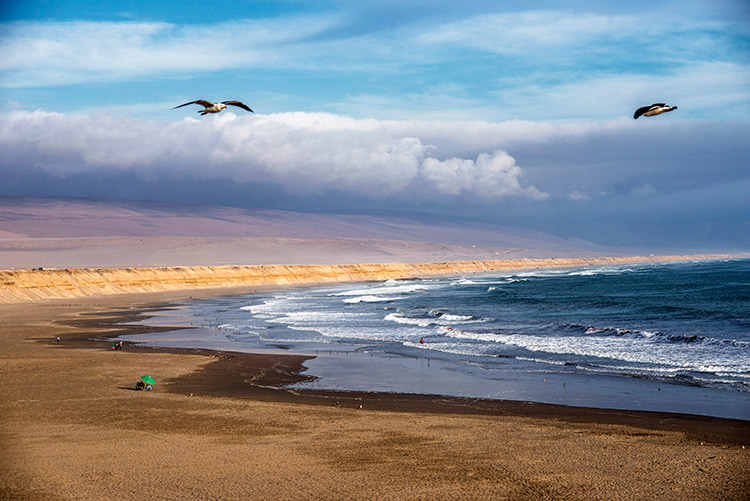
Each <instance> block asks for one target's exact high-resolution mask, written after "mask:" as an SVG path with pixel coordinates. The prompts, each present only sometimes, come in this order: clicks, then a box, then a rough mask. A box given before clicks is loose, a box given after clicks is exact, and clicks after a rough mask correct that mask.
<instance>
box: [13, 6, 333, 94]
mask: <svg viewBox="0 0 750 501" xmlns="http://www.w3.org/2000/svg"><path fill="white" fill-rule="evenodd" d="M328 24H329V21H327V20H325V19H324V18H322V17H309V18H304V19H303V18H287V19H284V20H265V21H264V22H262V23H259V22H257V21H253V20H245V21H231V22H224V23H217V24H213V25H174V24H169V23H153V22H151V23H146V22H130V21H128V22H92V21H70V22H36V23H31V22H16V23H10V24H5V25H0V33H3V35H2V36H1V37H0V53H2V54H3V55H4V56H3V58H2V59H0V71H1V72H3V73H5V75H3V76H2V77H1V78H0V85H3V86H6V87H37V86H48V85H68V84H74V83H83V82H91V81H105V82H110V81H132V80H137V79H140V78H143V77H145V76H164V75H181V74H191V73H209V72H212V71H217V70H225V69H228V68H241V67H245V68H250V67H256V66H258V65H276V66H282V67H283V66H286V65H288V64H290V63H289V60H290V59H294V52H295V51H294V47H293V45H292V44H289V45H288V46H287V48H286V50H284V51H280V50H278V45H279V44H284V43H288V42H290V41H293V40H295V39H297V38H298V37H303V36H305V35H311V34H313V33H315V32H317V31H319V30H320V29H323V28H325V27H326V26H327V25H328ZM297 50H299V48H297Z"/></svg>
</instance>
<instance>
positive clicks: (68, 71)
mask: <svg viewBox="0 0 750 501" xmlns="http://www.w3.org/2000/svg"><path fill="white" fill-rule="evenodd" d="M175 5H176V4H174V3H173V2H160V1H154V2H148V3H145V2H127V1H119V2H75V1H69V2H66V1H57V2H33V1H29V2H26V1H17V2H13V1H11V2H10V3H7V2H6V3H5V4H4V6H3V7H0V15H1V16H2V25H1V26H0V53H2V54H3V57H2V58H0V145H1V146H2V149H3V151H4V155H3V158H2V159H0V173H1V174H2V175H3V179H4V181H3V182H0V194H7V195H24V194H27V195H34V194H38V195H64V196H92V197H104V198H131V199H148V200H159V201H170V202H180V203H196V202H197V203H219V204H230V205H244V206H265V207H274V208H285V209H293V210H307V211H316V210H337V211H345V212H346V211H358V210H370V211H386V210H388V211H391V210H408V211H417V212H422V213H432V214H445V215H456V216H461V217H469V218H474V219H483V220H492V221H496V222H501V223H504V224H510V225H515V226H524V227H528V228H532V229H538V230H543V231H550V232H554V233H557V234H560V235H563V236H578V237H582V238H588V239H592V240H596V241H599V242H602V243H610V244H618V245H619V244H620V243H628V244H634V245H644V246H648V245H651V246H670V245H672V246H680V245H682V246H692V247H695V248H698V247H701V246H703V247H711V246H712V245H714V244H712V243H711V242H714V243H715V245H716V246H720V247H726V248H730V247H732V248H740V249H742V248H745V249H746V248H747V246H748V245H749V244H750V237H748V236H747V235H750V202H748V201H747V199H748V198H750V197H748V196H747V193H750V174H749V171H750V169H748V167H747V166H748V165H750V154H749V152H750V146H748V144H750V133H749V129H750V128H749V127H748V124H749V123H750V71H749V69H750V66H749V64H750V61H749V60H748V59H749V58H748V54H750V50H749V49H750V6H749V5H748V3H747V2H744V1H741V0H736V1H730V0H725V1H681V2H676V1H674V2H672V1H669V2H665V1H649V2H642V1H633V2H591V1H581V2H566V3H565V4H561V3H560V2H544V1H537V2H534V1H531V2H529V1H525V2H520V1H519V2H512V1H511V2H508V1H506V2H490V1H462V2H440V1H414V2H404V1H393V2H391V1H381V2H377V3H375V2H364V1H363V2H359V1H340V2H338V1H331V2H304V1H286V2H280V1H256V2H251V1H247V2H213V3H206V2H181V3H180V4H179V8H176V7H175ZM561 5H564V6H563V7H561ZM194 99H209V100H216V101H219V100H227V99H239V100H241V101H243V102H245V103H247V104H248V105H250V106H251V107H252V108H253V109H254V110H255V111H256V113H255V114H249V113H246V112H244V111H243V110H241V109H239V108H234V109H231V110H227V111H224V112H223V113H222V114H221V115H217V116H211V115H209V116H206V117H203V118H200V117H199V116H198V115H197V113H196V111H197V110H198V107H197V106H189V107H184V108H180V109H178V110H173V109H171V108H172V107H174V106H176V105H178V104H182V103H184V102H186V101H192V100H194ZM659 101H666V102H668V103H670V104H675V105H678V106H679V109H678V110H677V111H675V112H672V113H670V114H666V115H662V116H659V117H654V118H641V119H639V120H633V119H632V114H633V111H634V110H635V108H637V107H640V106H643V105H647V104H651V103H653V102H659Z"/></svg>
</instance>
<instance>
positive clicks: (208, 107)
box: [172, 99, 253, 116]
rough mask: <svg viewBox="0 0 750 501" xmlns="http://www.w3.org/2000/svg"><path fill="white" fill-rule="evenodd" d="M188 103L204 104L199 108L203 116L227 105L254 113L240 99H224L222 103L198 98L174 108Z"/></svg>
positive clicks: (216, 111) (218, 110)
mask: <svg viewBox="0 0 750 501" xmlns="http://www.w3.org/2000/svg"><path fill="white" fill-rule="evenodd" d="M188 104H200V105H201V106H203V108H204V109H202V110H198V113H200V114H201V116H203V115H205V114H206V113H218V112H220V111H221V110H223V109H224V108H226V107H227V105H231V106H238V107H240V108H242V109H243V110H247V111H249V112H250V113H253V110H251V109H250V107H249V106H248V105H246V104H245V103H241V102H239V101H222V102H220V103H212V102H211V101H206V100H204V99H198V100H197V101H190V102H189V103H185V104H181V105H179V106H175V107H174V108H172V109H173V110H176V109H177V108H182V107H183V106H187V105H188Z"/></svg>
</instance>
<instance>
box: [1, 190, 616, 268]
mask: <svg viewBox="0 0 750 501" xmlns="http://www.w3.org/2000/svg"><path fill="white" fill-rule="evenodd" d="M620 253H621V250H620V249H617V250H614V249H609V248H606V247H602V246H598V245H595V244H592V243H590V242H585V241H582V240H576V239H563V238H559V237H555V236H552V235H547V234H544V233H539V232H534V231H526V230H520V229H517V228H509V227H506V226H501V225H493V224H486V223H477V222H473V221H467V220H459V219H450V220H444V219H440V218H437V217H425V216H418V217H417V216H393V217H386V216H373V215H344V214H308V213H296V212H288V211H274V210H265V209H239V208H231V207H203V206H183V205H170V204H152V203H146V202H123V201H105V200H88V199H63V198H36V197H0V269H13V268H15V269H21V268H38V267H44V268H52V267H54V268H65V267H69V268H70V267H75V268H91V267H100V268H102V267H149V266H220V265H251V264H266V265H267V264H341V263H349V264H352V263H396V262H407V263H408V262H431V261H464V260H466V261H472V260H484V259H509V258H548V257H594V256H604V255H615V254H620Z"/></svg>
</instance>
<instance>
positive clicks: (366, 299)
mask: <svg viewBox="0 0 750 501" xmlns="http://www.w3.org/2000/svg"><path fill="white" fill-rule="evenodd" d="M401 297H402V296H373V295H369V296H357V297H349V298H346V299H344V300H343V301H344V302H345V303H349V304H356V303H379V302H387V301H398V300H399V299H401Z"/></svg>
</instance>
